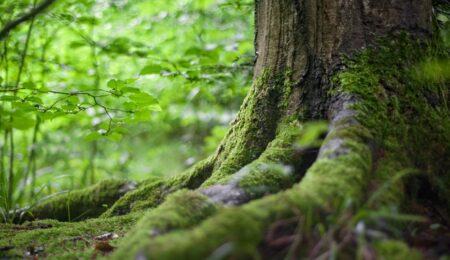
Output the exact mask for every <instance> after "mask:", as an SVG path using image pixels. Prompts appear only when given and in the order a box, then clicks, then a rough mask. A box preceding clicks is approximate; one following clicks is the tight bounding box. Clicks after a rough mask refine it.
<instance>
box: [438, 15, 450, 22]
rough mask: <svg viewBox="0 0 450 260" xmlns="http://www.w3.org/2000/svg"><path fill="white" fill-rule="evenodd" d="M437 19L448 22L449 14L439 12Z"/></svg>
mask: <svg viewBox="0 0 450 260" xmlns="http://www.w3.org/2000/svg"><path fill="white" fill-rule="evenodd" d="M436 19H438V21H441V22H443V23H446V22H448V20H449V19H448V16H446V15H444V14H438V15H437V17H436Z"/></svg>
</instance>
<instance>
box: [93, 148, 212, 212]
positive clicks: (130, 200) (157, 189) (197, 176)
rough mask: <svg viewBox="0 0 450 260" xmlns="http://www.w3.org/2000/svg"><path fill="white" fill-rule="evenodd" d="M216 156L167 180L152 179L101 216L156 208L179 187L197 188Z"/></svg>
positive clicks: (204, 178)
mask: <svg viewBox="0 0 450 260" xmlns="http://www.w3.org/2000/svg"><path fill="white" fill-rule="evenodd" d="M213 163H214V156H210V157H208V158H207V159H205V160H202V161H200V162H198V163H197V164H196V165H194V166H193V167H191V168H190V169H188V170H187V171H185V172H184V173H182V174H180V175H177V176H174V177H172V178H168V179H165V180H159V179H151V180H148V181H146V183H144V184H142V185H141V186H140V187H139V188H138V189H136V190H134V191H132V192H129V193H127V194H126V195H125V196H123V197H122V198H120V199H119V200H118V201H117V202H116V203H114V205H113V206H112V207H111V208H109V209H108V210H107V211H106V212H105V213H103V214H102V216H101V217H103V218H108V217H111V216H118V215H124V214H127V213H129V212H135V211H140V210H144V209H147V208H154V207H156V206H158V205H159V204H160V203H161V202H163V200H164V197H165V196H167V195H168V194H170V193H172V192H174V191H177V190H179V189H184V188H187V189H195V188H197V187H199V186H200V185H201V183H202V182H203V181H204V180H206V179H207V178H208V177H209V175H210V174H211V170H212V165H213Z"/></svg>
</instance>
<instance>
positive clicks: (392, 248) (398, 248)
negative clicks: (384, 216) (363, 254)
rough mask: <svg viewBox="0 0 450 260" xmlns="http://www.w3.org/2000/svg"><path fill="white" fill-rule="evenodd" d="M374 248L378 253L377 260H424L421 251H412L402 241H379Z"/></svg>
mask: <svg viewBox="0 0 450 260" xmlns="http://www.w3.org/2000/svg"><path fill="white" fill-rule="evenodd" d="M374 247H375V251H376V253H377V259H382V260H384V259H386V260H389V259H409V260H420V259H422V255H421V254H420V252H419V251H416V250H413V249H411V248H410V247H408V245H406V244H405V243H404V242H402V241H398V240H379V241H376V242H375V243H374Z"/></svg>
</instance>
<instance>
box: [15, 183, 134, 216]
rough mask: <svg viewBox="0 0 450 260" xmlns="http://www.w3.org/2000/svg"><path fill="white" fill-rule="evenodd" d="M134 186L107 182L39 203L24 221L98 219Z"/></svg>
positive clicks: (26, 214) (27, 213) (28, 211)
mask: <svg viewBox="0 0 450 260" xmlns="http://www.w3.org/2000/svg"><path fill="white" fill-rule="evenodd" d="M134 186H135V184H134V183H132V182H129V181H123V180H105V181H102V182H99V183H98V184H96V185H94V186H92V187H88V188H85V189H82V190H76V191H71V192H68V193H65V194H62V195H58V196H55V197H52V198H50V199H48V200H46V201H44V202H42V203H39V204H38V205H36V206H34V207H32V208H30V209H28V210H27V211H26V212H25V214H24V215H23V217H22V221H23V220H30V219H43V218H51V219H56V220H60V221H80V220H83V219H87V218H92V217H97V216H99V215H100V214H102V213H103V212H104V211H106V210H107V209H108V207H110V206H111V205H112V204H114V202H115V201H116V200H118V199H119V198H120V197H121V196H123V195H124V194H126V193H127V192H128V191H129V190H131V189H133V188H134Z"/></svg>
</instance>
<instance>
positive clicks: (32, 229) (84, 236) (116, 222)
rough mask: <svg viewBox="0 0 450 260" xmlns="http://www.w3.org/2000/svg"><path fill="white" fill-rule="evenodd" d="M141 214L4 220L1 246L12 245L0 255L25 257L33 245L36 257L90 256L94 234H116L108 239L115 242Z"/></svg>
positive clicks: (67, 257)
mask: <svg viewBox="0 0 450 260" xmlns="http://www.w3.org/2000/svg"><path fill="white" fill-rule="evenodd" d="M140 217H141V216H140V214H128V215H126V216H120V217H111V218H108V219H90V220H85V221H82V222H72V223H68V222H58V221H55V220H42V221H34V222H26V223H24V224H22V225H5V224H4V225H1V226H0V247H12V249H10V250H6V251H0V258H3V257H5V258H6V259H9V258H26V257H25V255H26V253H27V251H29V248H35V249H40V250H39V251H41V250H42V252H40V253H39V254H38V255H37V256H36V257H38V258H48V259H89V258H92V257H93V255H94V253H95V250H94V245H95V243H96V242H95V239H94V238H95V237H96V236H101V235H104V234H106V233H109V232H112V233H114V234H117V235H118V236H119V239H117V240H112V241H111V242H110V243H111V245H113V246H115V245H116V244H117V243H118V241H120V240H121V239H122V238H123V235H124V234H125V233H126V232H127V231H128V229H130V228H131V227H132V226H134V225H135V223H136V221H137V219H139V218H140ZM97 253H98V252H97ZM100 253H101V252H100Z"/></svg>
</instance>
